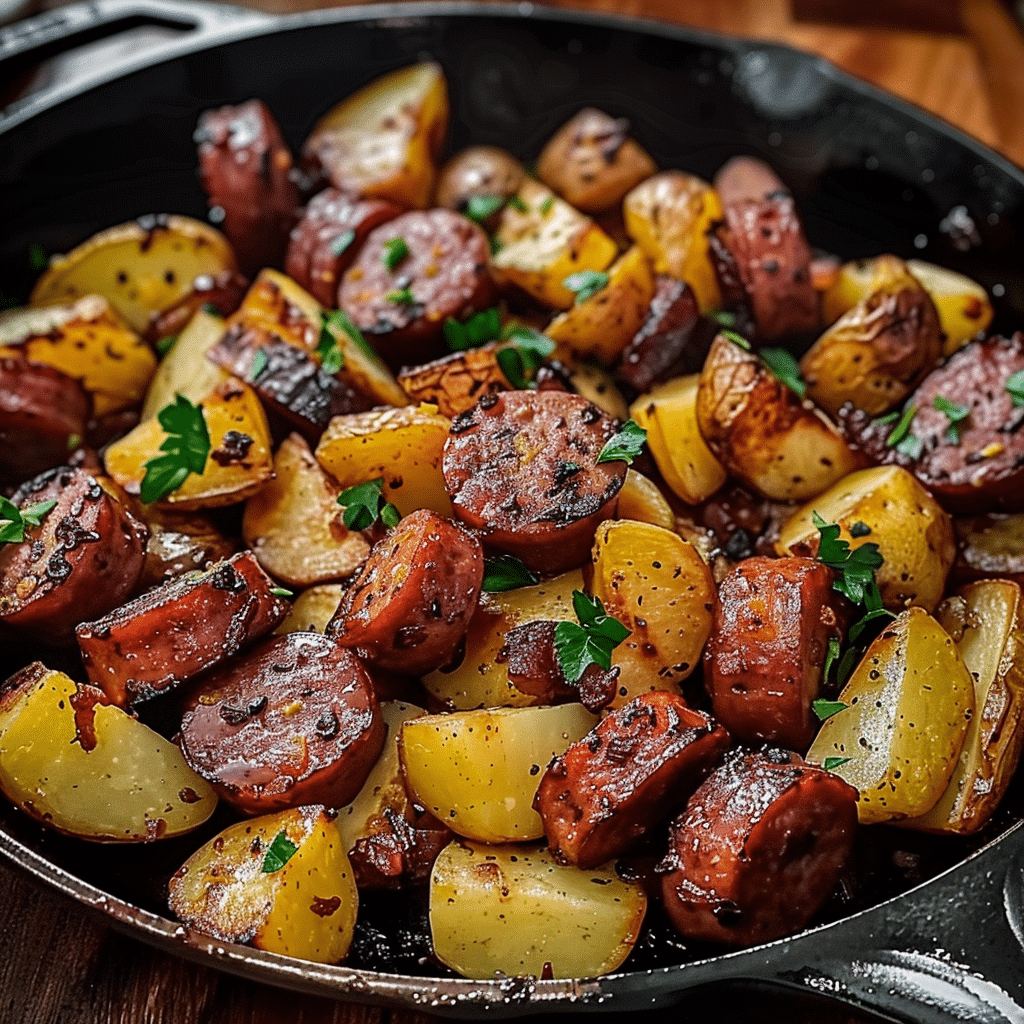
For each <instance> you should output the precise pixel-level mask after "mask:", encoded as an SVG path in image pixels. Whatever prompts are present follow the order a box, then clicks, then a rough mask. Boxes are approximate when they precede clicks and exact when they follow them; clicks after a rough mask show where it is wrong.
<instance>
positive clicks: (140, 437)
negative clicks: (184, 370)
mask: <svg viewBox="0 0 1024 1024" xmlns="http://www.w3.org/2000/svg"><path fill="white" fill-rule="evenodd" d="M201 404H202V407H203V419H205V420H206V427H207V430H208V431H209V433H210V454H209V457H208V458H207V460H206V466H205V468H204V469H203V472H202V473H192V474H190V475H189V476H188V477H186V478H185V480H184V482H183V483H182V484H181V485H180V486H179V487H177V488H176V489H175V490H173V491H171V492H170V494H168V495H167V496H166V497H164V498H161V499H160V501H159V503H158V504H159V505H160V506H161V507H162V508H176V509H180V510H184V511H187V510H190V509H199V508H217V507H219V506H221V505H233V504H235V503H236V502H239V501H244V500H245V499H246V498H248V497H250V496H251V495H253V494H255V493H256V492H257V491H258V490H259V489H260V488H261V487H262V486H263V484H264V483H265V482H266V481H267V480H268V479H269V478H270V477H271V476H272V475H273V460H272V458H271V450H270V443H271V442H270V427H269V426H268V425H267V416H266V413H264V411H263V406H262V405H260V402H259V399H258V398H257V397H256V395H255V394H254V393H253V391H252V389H251V388H250V387H248V386H247V385H245V384H242V383H241V382H240V381H238V380H235V379H234V378H229V379H228V380H226V381H223V382H222V383H221V384H218V385H217V387H215V388H214V389H213V391H211V392H210V393H209V394H208V395H207V396H206V397H205V398H204V399H203V401H202V403H201ZM229 435H231V436H229ZM165 437H166V435H165V434H164V430H163V427H161V426H160V423H159V421H158V420H157V418H156V417H155V416H154V417H152V418H151V419H148V420H145V421H144V422H142V423H140V424H139V425H138V426H137V427H136V428H135V429H134V430H132V431H131V432H130V433H128V434H126V435H125V436H124V437H122V438H121V439H120V440H119V441H115V442H114V443H113V444H112V445H111V446H110V447H109V448H108V449H107V450H106V453H105V454H104V457H103V461H104V465H105V466H106V470H107V472H108V473H109V474H110V475H111V477H113V479H114V480H115V482H116V483H117V484H118V485H119V486H121V487H123V488H124V489H125V490H126V491H127V492H128V493H129V494H131V495H133V496H137V495H138V493H139V487H140V485H141V483H142V478H143V477H144V476H145V475H146V468H145V463H146V462H147V461H148V460H149V459H152V458H154V457H155V456H157V455H159V454H160V445H161V444H162V443H163V441H164V438H165Z"/></svg>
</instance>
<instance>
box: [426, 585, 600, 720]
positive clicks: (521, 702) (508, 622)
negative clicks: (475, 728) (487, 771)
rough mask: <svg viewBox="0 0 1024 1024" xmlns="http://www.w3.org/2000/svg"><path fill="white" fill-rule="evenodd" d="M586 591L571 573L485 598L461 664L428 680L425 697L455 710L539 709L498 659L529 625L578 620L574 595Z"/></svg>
mask: <svg viewBox="0 0 1024 1024" xmlns="http://www.w3.org/2000/svg"><path fill="white" fill-rule="evenodd" d="M583 589H584V586H583V573H582V571H581V570H579V569H573V570H571V571H570V572H567V573H563V574H562V575H561V576H556V577H555V578H554V579H551V580H545V581H544V582H543V583H538V584H537V585H536V586H533V587H521V588H519V589H518V590H509V591H506V592H504V593H498V594H486V593H484V594H481V595H480V603H479V605H478V606H477V610H476V611H475V612H474V613H473V618H472V619H471V620H470V622H469V629H468V631H467V632H466V642H465V652H464V654H463V656H462V659H461V660H460V661H459V662H458V664H456V665H450V666H446V667H445V668H440V669H438V670H437V671H436V672H430V673H429V674H427V675H425V676H424V677H423V685H424V687H425V688H426V690H427V692H428V693H429V694H430V695H431V696H433V697H434V698H435V699H436V700H438V701H440V702H441V703H442V704H443V705H444V706H445V707H449V708H451V709H453V710H457V711H468V710H471V709H472V708H495V707H528V706H530V705H532V704H535V703H536V702H537V698H536V697H535V696H534V695H532V694H529V693H523V692H522V691H521V690H519V689H517V688H516V687H515V686H514V685H513V684H512V682H511V681H510V680H509V678H508V670H507V669H506V667H505V664H504V662H501V663H499V662H498V660H497V658H498V652H499V651H500V650H501V647H502V645H503V644H504V643H505V635H506V633H508V631H509V630H510V629H512V628H513V627H515V626H519V625H523V624H525V623H527V622H537V621H538V620H541V619H547V620H553V621H557V622H561V621H572V620H575V618H576V613H575V612H574V611H573V607H572V593H573V591H574V590H583Z"/></svg>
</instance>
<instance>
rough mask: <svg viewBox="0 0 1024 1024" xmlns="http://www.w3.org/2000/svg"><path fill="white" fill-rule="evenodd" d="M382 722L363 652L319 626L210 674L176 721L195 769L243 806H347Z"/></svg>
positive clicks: (255, 809)
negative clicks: (360, 655)
mask: <svg viewBox="0 0 1024 1024" xmlns="http://www.w3.org/2000/svg"><path fill="white" fill-rule="evenodd" d="M385 734H386V728H385V725H384V719H383V718H382V717H381V714H380V710H379V708H378V707H377V698H376V696H374V692H373V683H372V682H371V681H370V677H369V676H368V675H367V674H366V670H365V669H364V668H363V666H362V665H361V664H360V663H359V659H358V658H356V656H355V655H354V654H353V653H352V652H351V651H349V650H347V649H346V648H344V647H342V646H340V645H339V644H337V643H335V642H334V641H333V640H330V639H328V638H327V637H325V636H321V635H320V634H319V633H287V634H285V635H284V636H280V637H275V638H273V639H271V640H266V641H264V642H263V643H261V644H260V645H259V646H258V647H256V648H254V649H253V650H252V651H250V652H249V653H248V654H246V655H243V656H242V657H241V658H239V659H237V660H235V661H232V662H229V663H228V664H226V665H224V666H223V667H222V668H219V669H217V671H216V672H214V673H213V674H212V675H210V676H208V677H207V678H206V679H205V680H204V681H203V683H202V684H201V685H200V686H199V688H198V689H197V690H196V691H195V693H194V694H193V696H192V698H191V699H190V701H189V706H188V709H187V710H186V712H185V716H184V718H183V720H182V723H181V740H180V743H181V750H182V753H183V754H184V755H185V760H186V761H188V763H189V765H191V767H192V769H193V770H194V771H195V772H197V773H198V774H199V775H201V776H202V777H203V778H204V779H206V780H207V781H208V782H209V783H210V784H211V785H212V786H213V787H214V788H215V789H216V790H217V792H218V793H219V794H220V796H222V797H223V798H224V799H225V800H227V801H228V802H229V803H231V804H233V805H234V806H235V807H238V808H239V809H240V810H242V811H244V812H245V813H246V814H264V813H269V812H271V811H279V810H283V809H284V808H286V807H297V806H299V805H300V804H313V803H322V804H325V805H326V806H328V807H343V806H344V805H345V804H347V803H348V802H349V801H350V800H352V798H353V797H354V796H355V795H356V794H357V793H358V792H359V790H360V788H361V787H362V785H363V783H364V782H365V781H366V776H367V775H368V774H369V772H370V769H371V768H372V767H373V765H374V762H375V761H376V760H377V757H378V756H379V755H380V752H381V748H382V747H383V745H384V737H385Z"/></svg>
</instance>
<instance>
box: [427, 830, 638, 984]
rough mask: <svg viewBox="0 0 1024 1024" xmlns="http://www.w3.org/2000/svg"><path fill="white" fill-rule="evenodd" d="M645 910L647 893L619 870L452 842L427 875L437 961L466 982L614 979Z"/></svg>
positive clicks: (539, 852)
mask: <svg viewBox="0 0 1024 1024" xmlns="http://www.w3.org/2000/svg"><path fill="white" fill-rule="evenodd" d="M646 910H647V896H646V895H645V893H644V890H643V887H642V886H640V885H638V884H636V883H634V882H626V881H623V880H622V879H621V878H620V877H619V876H618V874H617V873H616V871H615V868H614V865H611V864H607V865H604V866H602V867H598V868H590V869H587V870H586V871H584V870H581V869H580V868H574V867H571V866H568V865H561V864H559V863H558V862H557V861H556V860H555V859H554V857H552V855H551V854H550V853H548V852H547V851H546V850H543V849H538V848H536V847H529V846H526V847H524V846H481V845H479V844H477V843H470V842H454V843H452V844H450V845H449V846H448V847H446V848H445V849H444V850H443V851H442V852H441V855H440V856H439V857H438V858H437V860H436V861H435V863H434V870H433V873H432V874H431V876H430V934H431V938H432V940H433V945H434V952H435V954H436V955H437V957H438V959H440V960H441V961H442V962H444V963H445V964H447V965H448V966H449V967H451V968H452V969H453V970H455V971H458V972H459V974H462V975H464V976H465V977H468V978H492V977H493V976H494V973H495V971H502V972H504V973H505V974H507V975H508V976H510V977H522V976H523V975H533V976H535V977H553V978H596V977H599V976H600V975H602V974H608V973H610V972H611V971H614V970H615V969H616V968H618V967H619V966H620V965H621V964H622V963H623V961H625V959H626V957H627V956H629V954H630V952H631V951H632V949H633V946H634V944H635V943H636V941H637V939H638V938H639V935H640V926H641V925H642V923H643V919H644V915H645V913H646ZM548 970H550V974H548V973H546V972H547V971H548Z"/></svg>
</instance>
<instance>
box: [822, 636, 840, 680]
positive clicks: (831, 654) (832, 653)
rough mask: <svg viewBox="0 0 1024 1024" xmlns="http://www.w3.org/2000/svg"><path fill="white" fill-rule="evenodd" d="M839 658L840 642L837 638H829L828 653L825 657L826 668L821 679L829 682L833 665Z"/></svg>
mask: <svg viewBox="0 0 1024 1024" xmlns="http://www.w3.org/2000/svg"><path fill="white" fill-rule="evenodd" d="M838 657H839V640H838V638H837V637H834V636H832V637H829V640H828V653H827V654H826V655H825V666H824V668H823V669H822V670H821V678H822V679H824V680H825V682H828V677H829V673H830V672H831V671H832V665H833V664H834V663H835V660H836V658H838Z"/></svg>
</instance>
